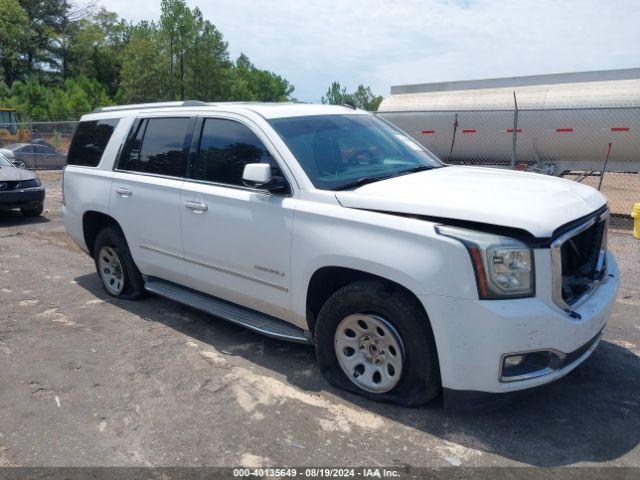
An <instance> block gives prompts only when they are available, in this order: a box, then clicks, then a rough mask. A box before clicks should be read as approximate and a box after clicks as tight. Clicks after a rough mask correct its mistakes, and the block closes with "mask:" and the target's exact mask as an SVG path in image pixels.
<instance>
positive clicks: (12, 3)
mask: <svg viewBox="0 0 640 480" xmlns="http://www.w3.org/2000/svg"><path fill="white" fill-rule="evenodd" d="M34 38H35V31H34V30H33V29H32V27H31V24H30V22H29V17H27V13H26V12H25V11H24V9H23V8H22V7H21V6H20V4H19V3H18V2H17V1H16V0H0V68H1V69H2V77H3V81H4V83H5V84H6V85H11V84H12V83H13V80H14V79H15V78H16V76H18V75H20V72H21V71H24V70H25V68H26V62H27V57H26V53H27V52H26V50H25V48H24V45H28V44H29V43H31V42H32V41H33V39H34Z"/></svg>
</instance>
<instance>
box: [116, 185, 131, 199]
mask: <svg viewBox="0 0 640 480" xmlns="http://www.w3.org/2000/svg"><path fill="white" fill-rule="evenodd" d="M116 193H117V194H118V195H120V196H121V197H122V198H129V197H130V196H131V195H133V192H132V191H131V190H129V189H128V188H126V187H116Z"/></svg>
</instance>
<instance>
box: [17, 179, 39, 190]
mask: <svg viewBox="0 0 640 480" xmlns="http://www.w3.org/2000/svg"><path fill="white" fill-rule="evenodd" d="M40 185H42V184H41V183H40V180H39V179H37V178H32V179H31V180H23V181H22V182H20V188H36V187H39V186H40Z"/></svg>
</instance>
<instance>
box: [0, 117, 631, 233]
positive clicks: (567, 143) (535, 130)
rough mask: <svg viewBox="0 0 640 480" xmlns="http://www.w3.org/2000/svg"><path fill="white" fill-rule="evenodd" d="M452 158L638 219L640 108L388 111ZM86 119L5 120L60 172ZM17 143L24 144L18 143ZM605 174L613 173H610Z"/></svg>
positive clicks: (26, 153) (25, 146)
mask: <svg viewBox="0 0 640 480" xmlns="http://www.w3.org/2000/svg"><path fill="white" fill-rule="evenodd" d="M381 115H382V116H384V117H385V118H386V119H388V120H390V121H391V122H393V123H395V124H396V125H398V126H399V127H400V128H402V129H403V130H405V131H406V132H407V133H408V134H410V135H411V136H413V137H414V138H416V139H417V140H418V141H419V142H420V143H422V144H423V145H424V146H426V147H427V148H429V150H431V151H432V152H434V153H435V154H436V155H438V156H439V157H440V158H441V159H442V160H444V161H445V162H447V163H452V164H464V165H477V166H486V167H494V168H495V167H497V168H515V169H520V170H531V171H535V172H540V173H546V174H550V175H559V176H563V177H564V178H567V179H570V180H574V181H578V182H581V183H583V184H586V185H590V186H593V187H595V188H598V187H600V189H601V191H602V192H603V193H604V194H605V195H606V196H607V198H608V200H609V205H610V208H611V211H612V213H613V214H614V216H616V217H618V218H620V219H622V220H623V224H624V223H625V222H630V213H631V211H632V209H633V205H634V204H635V203H638V202H640V108H591V109H555V110H518V111H517V112H516V110H473V111H469V110H465V111H457V112H456V111H431V112H424V111H421V112H398V113H390V112H389V113H383V114H381ZM77 124H78V122H70V121H65V122H31V123H25V124H21V125H6V124H0V138H2V137H3V135H2V134H3V131H6V132H7V133H11V132H17V131H18V130H19V129H21V131H23V132H24V131H26V132H28V135H27V137H24V138H22V139H16V135H15V133H14V135H13V137H9V139H7V138H2V140H3V146H2V147H0V148H7V147H9V149H11V150H12V151H13V152H14V155H15V160H16V161H19V162H23V163H24V164H25V166H26V167H27V168H29V169H37V170H44V169H48V170H59V169H61V168H62V167H63V166H64V164H65V163H66V156H67V153H68V151H69V145H70V144H71V139H72V137H73V132H74V131H75V128H76V126H77ZM17 144H21V146H20V147H18V145H17ZM602 172H605V173H604V175H602Z"/></svg>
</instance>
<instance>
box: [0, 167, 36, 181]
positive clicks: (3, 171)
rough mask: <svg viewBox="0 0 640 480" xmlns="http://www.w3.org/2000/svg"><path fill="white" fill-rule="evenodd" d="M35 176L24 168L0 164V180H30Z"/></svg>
mask: <svg viewBox="0 0 640 480" xmlns="http://www.w3.org/2000/svg"><path fill="white" fill-rule="evenodd" d="M32 178H36V174H35V173H33V172H32V171H30V170H25V169H24V168H16V167H7V166H0V182H11V181H15V180H31V179H32Z"/></svg>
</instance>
